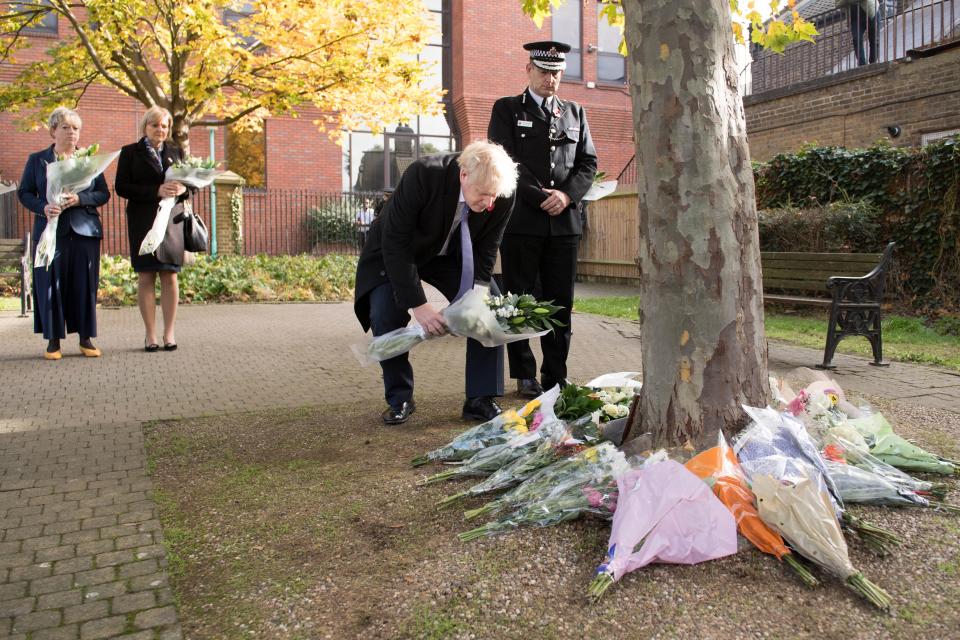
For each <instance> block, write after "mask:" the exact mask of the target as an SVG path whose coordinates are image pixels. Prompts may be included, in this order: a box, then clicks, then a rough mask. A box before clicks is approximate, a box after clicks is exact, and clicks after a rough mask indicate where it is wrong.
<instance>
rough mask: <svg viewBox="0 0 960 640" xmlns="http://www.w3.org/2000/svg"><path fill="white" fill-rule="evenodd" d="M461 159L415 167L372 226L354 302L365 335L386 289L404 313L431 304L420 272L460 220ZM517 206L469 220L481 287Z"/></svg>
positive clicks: (443, 158)
mask: <svg viewBox="0 0 960 640" xmlns="http://www.w3.org/2000/svg"><path fill="white" fill-rule="evenodd" d="M458 156H459V154H456V153H451V154H446V155H437V156H429V157H426V158H421V159H420V160H418V161H416V162H414V163H413V164H412V165H410V167H409V168H408V169H407V170H406V171H405V172H404V174H403V177H402V178H401V179H400V183H399V184H398V185H397V189H396V191H394V192H393V195H391V196H390V199H389V200H388V201H387V203H386V205H385V206H384V207H383V210H382V211H381V213H380V215H379V216H377V218H376V219H375V220H374V221H373V224H371V225H370V232H369V235H368V236H367V241H366V243H365V244H364V246H363V252H362V253H361V254H360V261H359V263H358V264H357V283H356V291H355V297H354V311H355V312H356V314H357V319H358V320H360V324H361V325H363V328H364V331H366V330H367V329H369V328H370V302H369V297H368V295H367V294H369V293H370V292H371V291H372V290H373V289H375V288H376V287H378V286H380V285H381V284H384V283H386V282H389V283H390V284H392V285H393V289H394V293H395V294H396V298H397V303H398V304H399V305H400V306H401V307H402V308H404V309H412V308H413V307H418V306H420V305H421V304H423V303H425V302H426V301H427V297H426V295H425V294H424V292H423V286H422V285H421V283H420V275H419V269H420V268H421V267H422V266H424V265H425V264H427V263H428V262H430V261H431V260H433V259H434V258H435V257H437V255H438V254H439V253H440V250H441V249H442V248H443V243H444V241H445V240H446V238H447V235H448V234H449V233H450V228H451V227H452V226H453V220H454V217H455V216H457V215H459V214H458V210H459V207H458V201H459V197H460V167H459V166H458V165H457V157H458ZM513 204H514V197H513V196H511V197H509V198H497V200H496V202H495V204H494V207H493V211H485V212H483V213H472V214H470V217H469V225H470V238H471V241H472V244H473V264H474V279H475V280H476V281H478V282H489V280H490V278H491V274H492V271H493V264H494V262H496V259H497V249H498V248H499V246H500V240H501V239H502V238H503V230H504V228H505V227H506V225H507V220H509V219H510V213H511V211H513Z"/></svg>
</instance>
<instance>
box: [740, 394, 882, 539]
mask: <svg viewBox="0 0 960 640" xmlns="http://www.w3.org/2000/svg"><path fill="white" fill-rule="evenodd" d="M744 410H745V411H746V412H747V413H748V414H749V415H750V417H751V418H753V420H754V422H753V424H752V426H751V427H749V428H748V430H747V431H746V432H745V433H743V434H742V435H741V436H740V438H739V440H738V441H737V443H736V445H734V452H735V453H736V454H737V457H738V458H739V459H740V463H741V465H742V467H743V469H744V471H746V473H747V474H748V475H749V476H750V478H751V480H752V479H753V478H754V477H755V476H758V475H767V476H771V477H773V478H776V479H777V480H780V481H782V482H789V483H793V484H796V483H799V482H800V481H801V480H804V479H809V480H810V481H812V482H814V483H816V485H817V487H818V489H819V490H821V491H823V492H824V494H825V495H826V496H827V497H828V499H829V500H830V502H831V504H832V505H833V508H834V513H835V515H836V518H837V519H838V521H841V522H842V523H843V524H844V525H845V526H846V527H848V528H849V529H851V530H853V531H855V532H856V533H857V535H858V536H859V537H860V538H861V539H862V540H863V541H864V542H865V543H866V544H867V545H868V546H870V547H871V548H872V549H873V550H874V551H875V552H877V553H879V554H881V555H886V553H888V551H889V547H890V546H893V545H899V544H900V540H899V538H898V537H897V536H896V535H895V534H893V533H892V532H890V531H887V530H886V529H882V528H880V527H877V526H876V525H873V524H871V523H869V522H866V521H864V520H861V519H859V518H857V517H855V516H853V514H851V513H849V512H848V511H845V510H844V509H843V502H842V500H841V498H840V492H839V491H838V490H837V487H836V484H835V483H834V482H833V480H832V479H831V477H830V473H829V471H828V470H827V466H826V461H825V460H824V459H823V457H822V456H821V455H820V451H819V450H818V448H817V446H816V444H815V443H814V442H813V440H812V439H811V438H810V435H809V434H808V433H807V431H806V429H805V428H804V426H803V424H802V423H800V422H799V421H798V420H797V419H796V418H794V417H793V416H791V415H789V414H788V413H783V414H781V413H777V412H776V411H775V410H773V409H770V408H766V409H758V408H755V407H747V406H744ZM768 524H770V523H769V522H768Z"/></svg>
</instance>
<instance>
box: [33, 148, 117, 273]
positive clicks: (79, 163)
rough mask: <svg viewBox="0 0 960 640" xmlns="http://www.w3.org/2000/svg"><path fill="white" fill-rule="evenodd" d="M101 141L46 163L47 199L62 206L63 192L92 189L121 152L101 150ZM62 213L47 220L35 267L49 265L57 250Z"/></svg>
mask: <svg viewBox="0 0 960 640" xmlns="http://www.w3.org/2000/svg"><path fill="white" fill-rule="evenodd" d="M99 150H100V145H99V144H92V145H90V146H89V147H86V148H84V149H77V150H76V151H74V152H73V155H71V156H69V157H65V156H58V157H57V160H56V162H50V163H48V164H47V193H46V196H47V202H48V203H50V204H56V205H58V206H62V204H63V196H65V195H68V194H71V193H80V192H81V191H83V190H84V189H89V188H90V187H91V186H92V185H93V181H94V180H95V179H96V177H97V176H99V175H100V174H101V173H103V172H104V171H105V170H106V169H107V167H108V166H110V163H111V162H113V160H114V158H116V157H117V156H118V155H120V152H119V151H114V152H113V153H101V154H98V153H97V152H98V151H99ZM59 221H60V217H59V216H57V217H55V218H53V219H52V220H49V221H48V222H47V226H46V228H45V229H44V230H43V233H41V234H40V238H38V239H37V252H36V254H35V255H34V260H33V264H34V266H36V267H46V268H47V269H49V268H50V265H51V264H53V257H54V255H55V254H56V251H57V226H58V223H59Z"/></svg>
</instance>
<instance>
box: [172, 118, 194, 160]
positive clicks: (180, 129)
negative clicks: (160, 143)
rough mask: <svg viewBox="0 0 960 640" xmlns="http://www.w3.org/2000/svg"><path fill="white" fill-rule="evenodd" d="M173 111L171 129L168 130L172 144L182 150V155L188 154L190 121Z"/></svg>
mask: <svg viewBox="0 0 960 640" xmlns="http://www.w3.org/2000/svg"><path fill="white" fill-rule="evenodd" d="M172 113H173V127H171V128H172V129H173V130H172V131H171V132H170V135H171V137H172V138H173V142H174V144H176V145H177V146H178V147H180V148H181V149H182V150H183V155H184V157H187V156H189V155H190V123H189V122H187V119H186V118H185V117H184V116H183V114H179V113H177V112H175V111H174V112H172Z"/></svg>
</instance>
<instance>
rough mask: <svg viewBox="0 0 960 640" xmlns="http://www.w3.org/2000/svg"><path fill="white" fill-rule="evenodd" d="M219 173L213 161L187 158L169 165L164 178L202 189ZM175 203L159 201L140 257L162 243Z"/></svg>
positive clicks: (164, 199)
mask: <svg viewBox="0 0 960 640" xmlns="http://www.w3.org/2000/svg"><path fill="white" fill-rule="evenodd" d="M221 173H223V171H219V170H217V163H216V162H215V161H214V160H212V159H207V160H204V159H203V158H196V157H193V156H188V157H186V158H184V159H183V160H181V161H180V162H177V163H176V164H172V165H170V167H169V168H167V171H166V174H165V176H164V178H165V180H166V181H167V182H179V183H181V184H184V185H186V186H188V187H193V188H195V189H203V188H204V187H207V186H210V184H211V183H213V180H214V179H215V178H216V177H217V176H218V175H220V174H221ZM176 203H177V199H176V198H174V197H172V196H168V197H166V198H163V199H161V200H160V205H159V206H158V207H157V215H156V216H155V217H154V219H153V226H152V227H150V231H148V232H147V235H146V236H144V238H143V242H141V243H140V255H141V256H144V255H147V254H148V253H153V252H154V251H156V250H157V247H159V246H160V244H161V243H162V242H163V237H164V236H165V235H166V233H167V223H168V222H169V221H170V212H171V211H173V206H174V205H175V204H176Z"/></svg>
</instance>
